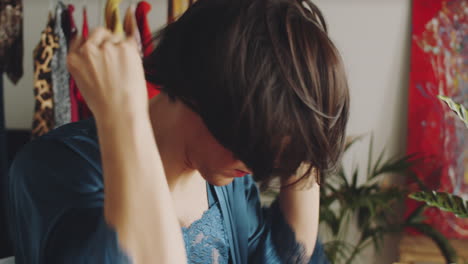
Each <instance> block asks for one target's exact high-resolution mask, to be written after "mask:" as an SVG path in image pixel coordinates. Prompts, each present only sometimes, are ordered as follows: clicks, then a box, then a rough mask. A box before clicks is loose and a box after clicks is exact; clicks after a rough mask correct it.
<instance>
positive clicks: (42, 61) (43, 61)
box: [31, 13, 59, 139]
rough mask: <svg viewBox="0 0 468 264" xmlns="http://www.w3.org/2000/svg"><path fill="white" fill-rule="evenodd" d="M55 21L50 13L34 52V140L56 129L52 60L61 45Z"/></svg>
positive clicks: (32, 134)
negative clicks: (56, 34)
mask: <svg viewBox="0 0 468 264" xmlns="http://www.w3.org/2000/svg"><path fill="white" fill-rule="evenodd" d="M54 27H55V20H54V18H53V17H52V14H50V13H49V17H48V20H47V26H46V28H45V29H44V31H42V34H41V38H40V41H39V43H38V44H37V45H36V47H35V48H34V51H33V60H34V80H33V82H34V116H33V123H32V132H31V136H32V138H33V139H34V138H37V137H39V136H42V135H44V134H46V133H47V132H49V131H50V130H52V129H54V127H55V117H54V95H53V93H54V91H53V88H52V58H53V56H54V54H55V52H56V51H57V49H58V47H59V44H58V42H57V38H56V37H55V34H54Z"/></svg>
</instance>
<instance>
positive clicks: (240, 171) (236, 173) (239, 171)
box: [234, 170, 250, 178]
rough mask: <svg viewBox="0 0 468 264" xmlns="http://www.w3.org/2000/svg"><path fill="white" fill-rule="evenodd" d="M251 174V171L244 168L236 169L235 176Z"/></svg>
mask: <svg viewBox="0 0 468 264" xmlns="http://www.w3.org/2000/svg"><path fill="white" fill-rule="evenodd" d="M247 174H250V173H249V172H246V171H243V170H234V176H235V177H237V178H241V177H244V176H245V175H247Z"/></svg>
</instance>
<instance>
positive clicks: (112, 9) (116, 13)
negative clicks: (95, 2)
mask: <svg viewBox="0 0 468 264" xmlns="http://www.w3.org/2000/svg"><path fill="white" fill-rule="evenodd" d="M120 2H122V0H107V3H106V9H105V22H106V27H107V28H108V29H109V30H110V31H112V32H114V33H117V34H122V33H123V26H122V22H121V21H120V9H119V4H120Z"/></svg>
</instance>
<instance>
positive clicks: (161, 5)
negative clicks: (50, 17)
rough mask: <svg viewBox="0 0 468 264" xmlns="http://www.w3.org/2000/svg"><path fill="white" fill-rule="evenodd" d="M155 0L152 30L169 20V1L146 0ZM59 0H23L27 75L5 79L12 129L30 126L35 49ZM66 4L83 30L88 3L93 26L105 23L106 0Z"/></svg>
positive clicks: (75, 0)
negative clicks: (84, 8) (84, 6)
mask: <svg viewBox="0 0 468 264" xmlns="http://www.w3.org/2000/svg"><path fill="white" fill-rule="evenodd" d="M146 1H147V2H149V3H151V5H152V10H151V12H150V13H149V20H150V25H152V28H151V29H152V30H156V29H157V28H158V27H160V26H162V25H163V24H164V23H165V22H166V17H167V1H164V0H146ZM52 2H53V3H57V0H23V4H24V33H23V34H24V60H23V61H24V76H23V78H22V79H21V80H20V82H19V83H18V84H17V85H16V86H14V85H13V84H12V83H10V82H9V80H7V78H4V80H5V88H4V96H5V115H6V127H7V128H9V129H30V128H31V124H32V116H33V111H34V94H33V74H34V73H33V60H32V56H33V49H34V48H35V46H36V45H37V43H38V41H39V37H40V34H41V32H42V30H43V29H44V28H45V25H46V23H47V14H48V12H49V10H50V6H51V5H50V3H52ZM63 2H64V3H66V4H68V3H72V4H74V5H75V7H76V9H75V19H76V22H77V25H78V27H79V29H80V30H81V25H82V6H83V4H84V3H86V6H87V11H88V22H89V26H90V27H95V26H97V25H103V21H104V11H103V10H104V5H105V3H106V0H89V1H87V0H64V1H63ZM131 3H137V1H134V0H123V1H122V4H121V8H122V9H121V15H122V17H123V15H124V12H125V9H126V8H127V7H128V6H129V5H130V4H131Z"/></svg>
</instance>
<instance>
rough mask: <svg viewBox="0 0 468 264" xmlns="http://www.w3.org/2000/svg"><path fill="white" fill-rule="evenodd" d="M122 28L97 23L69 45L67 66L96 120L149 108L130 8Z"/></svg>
mask: <svg viewBox="0 0 468 264" xmlns="http://www.w3.org/2000/svg"><path fill="white" fill-rule="evenodd" d="M124 29H125V36H122V35H118V34H114V33H112V32H111V31H109V30H108V29H106V28H103V27H100V28H97V29H95V30H94V31H93V32H92V33H91V35H90V37H89V38H88V39H86V40H85V39H83V37H82V36H77V37H76V38H75V39H74V40H73V41H72V44H71V45H70V51H69V53H68V63H67V65H68V70H69V71H70V73H71V75H72V76H73V78H74V79H75V81H76V83H77V85H78V88H79V89H80V91H81V93H82V94H83V96H84V98H85V100H86V102H87V104H88V106H89V108H90V109H91V111H92V112H93V114H94V116H95V117H96V119H97V121H99V120H100V119H106V120H109V118H111V119H112V118H119V116H120V113H122V111H126V112H129V113H130V114H132V115H133V114H136V115H137V116H138V115H139V114H141V113H147V112H148V96H147V91H146V83H145V76H144V70H143V64H142V61H141V57H140V53H139V48H138V44H137V42H136V39H135V34H138V32H137V28H136V22H135V18H134V14H133V11H132V10H131V9H130V8H129V9H128V10H127V12H126V14H125V21H124ZM126 114H128V113H126ZM127 116H128V115H127Z"/></svg>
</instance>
